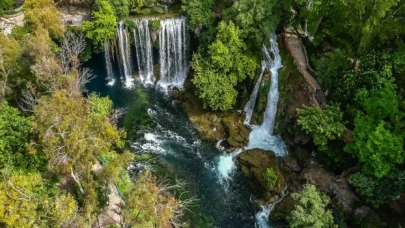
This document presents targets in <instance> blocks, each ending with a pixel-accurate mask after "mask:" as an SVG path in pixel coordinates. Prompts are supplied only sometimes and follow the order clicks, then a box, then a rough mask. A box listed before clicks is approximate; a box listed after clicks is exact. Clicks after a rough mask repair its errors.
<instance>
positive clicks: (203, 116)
mask: <svg viewBox="0 0 405 228" xmlns="http://www.w3.org/2000/svg"><path fill="white" fill-rule="evenodd" d="M183 97H184V99H185V100H187V102H185V103H184V107H185V109H186V111H187V114H188V118H189V120H190V122H191V123H192V124H193V126H194V128H195V129H196V130H197V132H198V133H199V134H200V136H201V138H203V139H205V140H209V141H215V142H217V141H218V140H221V139H223V138H224V137H225V128H224V126H223V123H222V114H221V113H218V112H214V111H209V110H206V109H203V108H202V107H203V104H202V103H201V101H200V100H199V99H198V98H197V97H196V96H195V94H194V92H192V91H188V92H186V93H184V94H183Z"/></svg>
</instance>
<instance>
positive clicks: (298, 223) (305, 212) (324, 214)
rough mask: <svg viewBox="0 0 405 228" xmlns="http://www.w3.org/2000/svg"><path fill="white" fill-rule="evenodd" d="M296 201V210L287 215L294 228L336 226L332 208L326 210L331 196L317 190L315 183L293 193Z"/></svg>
mask: <svg viewBox="0 0 405 228" xmlns="http://www.w3.org/2000/svg"><path fill="white" fill-rule="evenodd" d="M292 197H293V198H294V200H295V201H296V204H295V207H294V210H293V211H291V213H290V214H289V215H288V217H287V221H288V224H289V225H290V227H292V228H301V227H302V228H304V227H314V228H324V227H328V228H329V227H336V228H337V226H336V225H334V223H333V216H332V212H331V211H330V210H326V207H327V206H328V204H329V202H330V198H329V197H328V196H326V195H324V194H322V193H320V192H318V191H317V189H316V187H315V186H314V185H305V187H304V189H303V190H302V191H301V192H299V193H293V194H292Z"/></svg>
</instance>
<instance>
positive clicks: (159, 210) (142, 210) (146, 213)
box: [123, 171, 182, 228]
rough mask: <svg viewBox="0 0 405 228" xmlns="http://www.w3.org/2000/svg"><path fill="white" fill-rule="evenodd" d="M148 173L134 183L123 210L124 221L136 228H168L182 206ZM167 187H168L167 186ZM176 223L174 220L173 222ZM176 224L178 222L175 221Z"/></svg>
mask: <svg viewBox="0 0 405 228" xmlns="http://www.w3.org/2000/svg"><path fill="white" fill-rule="evenodd" d="M157 185H158V183H157V180H156V177H154V176H153V175H152V173H151V172H149V171H146V172H145V173H143V174H141V175H140V176H139V177H138V178H137V179H136V180H135V182H134V184H133V187H132V189H131V191H130V192H129V194H128V195H127V196H126V199H127V200H126V204H125V207H124V209H123V214H124V220H125V222H126V223H127V224H129V225H133V226H136V227H151V228H152V227H166V226H167V225H168V224H169V219H171V218H172V219H175V218H174V216H175V213H176V211H178V210H179V209H180V208H181V207H182V205H181V204H180V203H179V202H177V201H176V199H175V198H174V197H173V196H172V195H171V194H170V193H168V192H165V189H164V188H159V187H158V186H157ZM166 187H167V186H166ZM173 221H174V220H173ZM174 222H177V220H176V221H174Z"/></svg>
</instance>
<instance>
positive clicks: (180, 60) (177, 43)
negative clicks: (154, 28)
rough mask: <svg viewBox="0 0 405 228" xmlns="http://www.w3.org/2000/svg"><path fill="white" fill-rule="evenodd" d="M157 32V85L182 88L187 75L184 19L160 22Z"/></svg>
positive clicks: (165, 87)
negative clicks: (158, 68)
mask: <svg viewBox="0 0 405 228" xmlns="http://www.w3.org/2000/svg"><path fill="white" fill-rule="evenodd" d="M160 23H161V28H160V31H159V55H160V80H159V82H158V85H159V86H161V87H162V88H164V89H167V88H168V87H172V86H175V87H178V88H182V87H183V84H184V81H185V80H186V77H187V73H188V56H187V43H186V19H185V18H184V17H180V18H170V19H163V20H161V22H160Z"/></svg>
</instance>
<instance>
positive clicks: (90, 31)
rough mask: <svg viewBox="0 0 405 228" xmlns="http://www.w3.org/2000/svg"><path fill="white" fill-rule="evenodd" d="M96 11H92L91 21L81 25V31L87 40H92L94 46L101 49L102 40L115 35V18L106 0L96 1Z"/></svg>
mask: <svg viewBox="0 0 405 228" xmlns="http://www.w3.org/2000/svg"><path fill="white" fill-rule="evenodd" d="M96 7H97V9H96V10H95V11H93V13H92V16H93V21H91V22H89V21H85V22H83V23H82V29H83V31H84V32H85V33H86V36H87V38H89V39H91V40H93V43H94V44H95V45H96V46H99V47H101V46H102V45H103V44H104V40H110V39H113V38H114V37H115V35H116V21H117V17H116V16H115V12H114V9H113V7H112V6H111V4H110V3H109V2H108V0H98V1H97V6H96Z"/></svg>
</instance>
